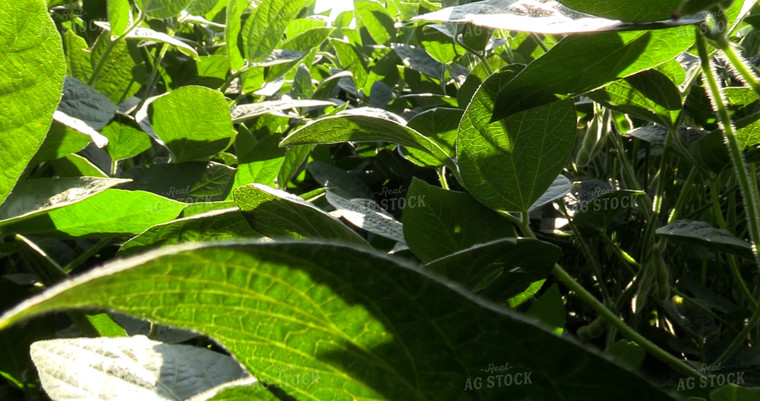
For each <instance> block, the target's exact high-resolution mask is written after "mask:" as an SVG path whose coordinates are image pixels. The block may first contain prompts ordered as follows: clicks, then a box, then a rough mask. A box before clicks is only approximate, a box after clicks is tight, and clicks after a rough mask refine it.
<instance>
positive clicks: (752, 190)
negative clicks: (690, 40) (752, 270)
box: [697, 30, 760, 363]
mask: <svg viewBox="0 0 760 401" xmlns="http://www.w3.org/2000/svg"><path fill="white" fill-rule="evenodd" d="M697 50H698V51H699V58H700V60H701V64H702V72H703V74H704V77H705V84H706V86H707V92H708V95H709V96H710V98H711V99H712V101H713V103H714V106H715V109H716V110H715V111H716V112H717V114H718V120H719V121H720V124H721V126H722V127H721V128H722V129H723V134H724V135H723V136H724V138H725V139H726V145H727V146H728V153H729V156H730V157H731V163H732V164H733V166H734V171H735V172H736V178H737V181H738V183H739V189H740V190H741V194H742V199H743V201H744V208H745V211H746V213H747V226H748V230H749V233H750V239H751V240H752V254H753V256H754V259H755V264H756V265H757V267H758V269H760V254H758V250H757V244H758V241H760V202H759V201H758V193H757V187H756V185H755V180H754V179H750V177H749V171H748V170H747V165H746V163H745V161H744V156H743V155H742V149H741V147H740V146H739V141H738V140H737V139H736V135H735V134H734V126H733V124H732V123H731V116H730V115H729V114H728V110H727V109H726V105H725V104H724V102H723V97H722V93H721V92H720V87H719V86H718V82H717V79H716V77H715V75H714V72H713V70H712V69H711V68H710V60H709V57H708V54H707V44H706V41H705V38H704V36H703V35H702V34H701V33H700V32H699V31H698V30H697ZM759 321H760V309H755V312H754V313H753V315H752V317H751V318H750V320H749V322H748V323H747V325H746V326H744V328H743V329H742V331H741V332H740V333H739V335H737V336H736V337H735V338H734V340H733V341H732V342H731V344H729V346H728V347H727V348H726V350H725V351H723V354H721V355H720V357H718V360H717V362H719V363H720V362H724V361H726V360H727V359H728V358H729V357H730V356H731V355H732V354H733V353H734V351H736V349H737V348H739V346H740V345H741V344H742V343H743V342H744V341H745V339H746V338H747V334H749V332H750V331H752V330H753V329H754V328H755V326H756V325H757V323H758V322H759Z"/></svg>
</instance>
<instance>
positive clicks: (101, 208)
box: [3, 189, 185, 238]
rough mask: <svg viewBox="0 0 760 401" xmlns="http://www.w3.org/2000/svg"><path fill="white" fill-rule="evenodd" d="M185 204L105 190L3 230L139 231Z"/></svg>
mask: <svg viewBox="0 0 760 401" xmlns="http://www.w3.org/2000/svg"><path fill="white" fill-rule="evenodd" d="M184 207H185V204H183V203H180V202H176V201H173V200H171V199H166V198H164V197H161V196H158V195H154V194H151V193H149V192H143V191H125V190H121V189H107V190H105V191H103V192H101V193H99V194H97V195H95V196H92V197H89V198H87V199H85V200H83V201H80V202H77V203H74V204H72V205H68V206H66V207H62V208H60V209H55V210H51V211H49V212H47V213H45V214H43V215H40V216H35V217H32V218H30V219H26V220H24V221H22V222H17V223H14V224H8V225H6V226H4V228H3V231H6V232H15V233H20V234H35V235H46V236H49V237H55V238H68V237H108V236H119V235H128V234H139V233H141V232H143V231H145V230H146V229H148V228H150V227H151V226H154V225H156V224H160V223H164V222H167V221H169V220H172V219H174V218H175V217H176V216H177V215H178V214H179V212H180V211H182V208H184Z"/></svg>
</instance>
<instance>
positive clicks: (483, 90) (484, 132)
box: [457, 71, 576, 211]
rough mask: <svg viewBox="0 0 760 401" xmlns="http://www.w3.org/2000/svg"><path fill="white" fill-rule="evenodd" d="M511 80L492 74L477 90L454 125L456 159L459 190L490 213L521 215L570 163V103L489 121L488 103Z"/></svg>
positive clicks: (572, 121) (572, 131) (505, 75)
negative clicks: (479, 202) (463, 188)
mask: <svg viewBox="0 0 760 401" xmlns="http://www.w3.org/2000/svg"><path fill="white" fill-rule="evenodd" d="M511 76H512V72H511V71H508V72H497V73H496V74H494V75H492V76H491V77H490V78H488V79H487V80H486V81H485V82H484V83H483V85H481V86H480V89H478V92H477V93H476V94H475V96H474V97H473V100H472V102H470V105H469V106H468V107H467V110H466V111H465V113H464V116H463V117H462V122H461V123H460V125H459V135H458V138H457V160H458V161H459V167H460V169H461V174H462V180H463V183H464V185H465V187H467V189H468V190H469V191H470V192H471V193H472V195H473V196H475V197H476V198H477V199H478V200H479V201H481V202H482V203H484V204H485V205H487V206H489V207H490V208H492V209H494V210H499V211H527V210H528V208H529V207H530V206H531V205H532V204H533V203H534V202H535V201H536V200H538V198H539V197H541V195H543V194H544V192H546V190H547V189H549V187H550V186H551V184H552V182H553V181H554V180H555V178H557V175H559V173H560V171H561V170H562V167H563V166H564V165H565V163H566V162H567V160H568V159H569V158H570V154H571V153H572V150H573V145H574V143H575V134H576V123H575V120H576V116H575V109H574V107H573V103H572V101H570V100H563V101H558V102H554V103H549V104H546V105H543V106H539V107H536V108H533V109H530V110H526V111H521V112H519V113H516V114H513V115H511V116H509V117H507V118H506V119H504V120H501V121H496V122H489V118H488V116H489V115H490V114H491V111H492V110H493V109H492V107H493V101H494V98H496V94H497V93H498V92H499V88H500V87H501V85H502V83H503V82H504V81H505V80H506V79H508V78H509V77H511ZM518 77H519V75H518ZM515 79H517V78H515Z"/></svg>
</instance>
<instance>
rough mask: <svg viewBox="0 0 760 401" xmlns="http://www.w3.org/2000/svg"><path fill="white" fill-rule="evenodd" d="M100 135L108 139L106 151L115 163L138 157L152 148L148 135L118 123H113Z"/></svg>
mask: <svg viewBox="0 0 760 401" xmlns="http://www.w3.org/2000/svg"><path fill="white" fill-rule="evenodd" d="M100 133H101V134H102V135H103V136H104V137H106V138H108V144H107V145H106V151H107V152H108V155H109V156H111V159H112V160H114V161H116V160H122V159H128V158H130V157H133V156H137V155H138V154H140V153H142V152H144V151H146V150H148V148H150V137H149V136H148V134H146V133H145V132H143V131H140V130H139V129H137V128H134V127H132V126H131V125H127V124H122V123H120V122H118V121H112V122H111V123H110V124H108V125H106V126H105V127H104V128H103V129H102V130H101V131H100Z"/></svg>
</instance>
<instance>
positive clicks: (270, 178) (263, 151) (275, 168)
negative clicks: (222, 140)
mask: <svg viewBox="0 0 760 401" xmlns="http://www.w3.org/2000/svg"><path fill="white" fill-rule="evenodd" d="M280 138H281V137H280V135H277V134H272V135H269V136H267V137H266V138H264V139H262V140H261V141H260V142H259V143H257V144H256V145H255V146H254V147H253V148H252V149H251V150H249V151H247V152H244V153H243V154H241V155H240V156H239V159H238V161H239V164H238V166H237V172H236V173H235V181H234V182H233V184H232V188H238V187H240V186H243V185H247V184H252V183H257V184H264V185H267V186H270V187H273V186H274V185H275V180H277V175H278V174H279V172H280V169H281V168H282V166H283V163H284V162H285V153H286V149H283V148H280V147H278V146H277V144H278V143H279V141H280ZM240 149H241V147H240V144H239V143H238V151H241V150H240ZM227 199H228V200H231V199H232V193H230V195H229V196H227Z"/></svg>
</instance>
